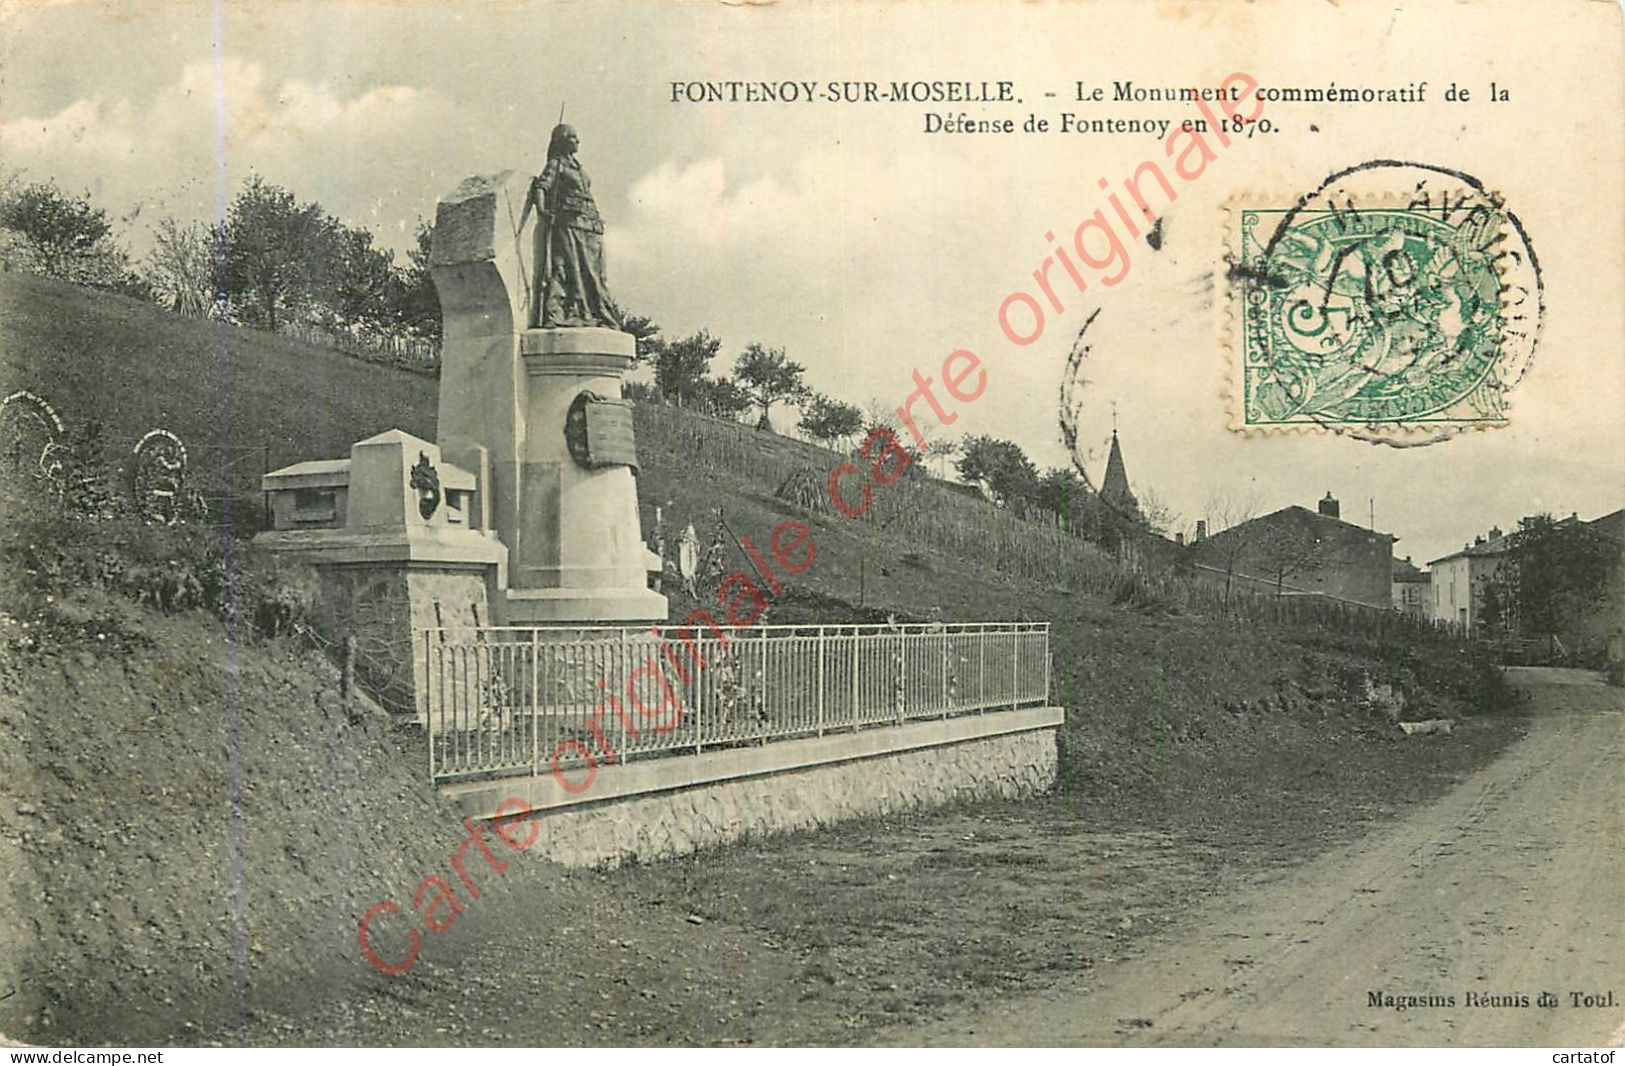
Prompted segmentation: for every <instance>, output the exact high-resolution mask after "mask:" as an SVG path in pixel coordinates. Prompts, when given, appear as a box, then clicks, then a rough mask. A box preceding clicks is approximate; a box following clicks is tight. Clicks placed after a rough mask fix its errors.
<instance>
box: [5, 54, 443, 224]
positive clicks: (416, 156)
mask: <svg viewBox="0 0 1625 1066" xmlns="http://www.w3.org/2000/svg"><path fill="white" fill-rule="evenodd" d="M458 128H459V122H458V116H457V109H456V106H455V104H454V102H453V101H451V100H449V99H447V98H445V97H444V96H441V95H440V94H438V93H436V92H433V91H431V90H426V89H420V88H416V87H413V86H408V85H385V86H376V87H372V88H369V89H366V90H365V91H361V92H357V93H353V94H346V93H345V92H344V91H343V90H342V89H341V88H339V87H336V86H334V85H331V84H326V83H316V82H310V81H301V80H297V79H284V80H280V81H277V80H273V79H272V78H270V77H268V76H267V74H266V71H265V69H264V67H263V66H261V65H260V64H258V63H254V62H248V61H245V60H243V59H240V58H237V57H233V56H227V57H224V58H223V59H222V60H221V61H220V62H219V64H218V65H217V64H216V63H215V62H214V61H212V60H200V61H197V62H193V63H190V64H187V65H186V66H184V67H183V68H182V69H181V70H180V72H179V76H178V77H177V78H176V79H175V80H174V81H173V82H171V83H170V84H168V85H165V86H163V87H162V88H160V89H159V90H158V91H157V92H156V93H155V94H154V95H153V96H152V98H151V99H150V100H147V101H143V102H137V101H133V100H131V99H128V98H116V99H109V98H106V97H103V96H89V97H85V98H82V99H79V100H75V101H73V102H72V103H70V104H68V105H67V106H66V107H64V108H62V109H61V110H59V111H57V112H55V113H54V114H48V115H43V116H26V117H21V118H16V119H13V120H11V121H9V122H6V123H4V124H3V125H0V154H4V156H5V157H6V158H7V159H8V160H9V161H11V163H12V164H13V165H14V166H18V167H21V168H23V169H24V170H25V171H26V173H27V174H28V175H29V176H30V177H43V176H46V175H49V176H52V177H54V178H55V179H56V180H57V181H58V183H59V184H61V185H63V186H65V187H67V188H69V189H72V190H78V189H88V190H90V192H91V193H92V195H93V197H95V199H96V201H97V203H98V204H99V205H101V206H104V207H107V208H109V209H110V210H111V211H113V212H115V213H118V214H121V215H126V216H131V215H133V213H134V212H135V211H136V210H137V209H138V208H144V207H154V208H156V210H151V211H145V212H143V215H144V219H146V220H150V221H155V220H156V218H157V217H160V216H161V215H163V214H173V215H175V216H177V217H179V218H182V219H194V218H209V217H213V216H215V215H217V214H218V212H219V210H220V208H221V205H220V203H219V197H218V188H217V182H218V181H219V180H220V178H222V177H224V178H225V179H226V182H227V184H228V188H234V187H235V185H236V184H237V183H238V182H240V180H241V179H242V178H244V177H246V176H247V175H248V174H249V173H250V172H259V173H261V174H263V175H265V176H266V177H267V179H268V180H271V181H275V182H278V183H279V184H284V185H286V186H287V187H288V188H290V189H292V190H293V192H294V193H295V194H296V195H298V196H300V197H301V198H308V199H315V200H318V201H320V202H321V203H322V204H323V205H324V206H325V207H327V208H328V210H330V211H332V212H333V213H335V214H337V215H339V216H340V217H341V218H344V219H346V220H347V221H350V222H352V223H361V224H366V225H369V226H372V227H373V228H375V229H377V230H381V231H382V232H381V233H380V236H381V237H382V238H383V239H384V241H385V243H399V242H400V236H399V234H400V233H401V232H406V231H409V229H410V226H411V223H412V222H413V221H414V220H415V218H416V216H417V215H418V214H419V213H422V211H423V210H424V205H425V204H432V203H433V202H434V199H435V194H436V192H438V188H437V185H436V179H435V177H434V176H433V171H432V170H429V169H426V168H424V167H423V165H422V163H421V158H422V155H423V151H424V148H425V146H429V147H430V148H431V150H432V149H435V148H439V147H441V145H439V144H438V143H437V142H438V141H440V140H442V139H450V138H452V137H454V136H455V133H454V131H456V130H457V129H458ZM130 238H131V241H132V243H134V244H136V245H137V246H138V247H139V246H140V245H141V244H142V243H143V242H144V239H145V235H144V232H142V231H140V230H137V231H133V232H132V233H131V234H130Z"/></svg>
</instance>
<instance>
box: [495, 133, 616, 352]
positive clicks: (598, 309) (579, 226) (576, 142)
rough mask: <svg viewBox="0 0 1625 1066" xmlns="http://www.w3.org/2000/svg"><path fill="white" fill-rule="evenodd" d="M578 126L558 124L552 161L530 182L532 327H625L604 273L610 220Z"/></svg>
mask: <svg viewBox="0 0 1625 1066" xmlns="http://www.w3.org/2000/svg"><path fill="white" fill-rule="evenodd" d="M580 145H581V140H580V138H579V137H577V136H576V131H575V128H574V127H573V126H568V125H565V124H564V123H560V124H559V125H557V126H555V127H553V137H552V139H551V140H550V141H549V143H548V146H547V165H546V166H545V167H544V168H543V170H542V172H541V173H540V174H538V175H537V176H536V178H535V180H533V181H532V182H531V183H530V193H529V195H528V196H527V197H526V199H525V210H524V214H523V215H522V216H521V218H520V220H519V225H520V227H521V229H522V228H523V227H524V224H525V219H526V218H528V217H529V215H530V212H531V211H532V210H533V209H534V210H535V211H536V212H537V220H536V231H535V234H536V235H535V241H536V244H535V263H536V267H535V275H536V276H535V279H534V281H533V284H532V285H531V292H530V322H529V326H530V328H532V329H538V328H540V329H550V328H553V327H555V326H608V327H609V328H611V329H620V328H621V311H620V308H619V307H617V306H616V305H615V298H614V297H613V296H611V295H610V292H609V281H608V279H607V278H606V276H605V272H604V220H603V218H602V217H601V216H600V215H599V214H598V205H597V204H596V203H594V202H593V198H592V180H591V179H590V178H588V177H587V172H586V171H584V170H582V169H581V163H580V162H579V161H578V160H577V159H576V149H577V148H579V147H580Z"/></svg>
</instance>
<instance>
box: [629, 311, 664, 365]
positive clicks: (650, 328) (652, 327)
mask: <svg viewBox="0 0 1625 1066" xmlns="http://www.w3.org/2000/svg"><path fill="white" fill-rule="evenodd" d="M621 331H622V332H623V333H630V334H632V336H633V337H634V338H635V339H636V340H637V344H638V352H637V361H638V362H639V363H651V362H653V361H654V355H655V352H656V351H657V350H658V349H659V347H660V327H659V326H658V325H656V324H655V321H654V319H652V318H650V317H649V316H647V315H625V316H623V317H622V318H621Z"/></svg>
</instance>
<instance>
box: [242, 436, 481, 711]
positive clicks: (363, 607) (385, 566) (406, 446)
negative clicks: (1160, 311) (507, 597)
mask: <svg viewBox="0 0 1625 1066" xmlns="http://www.w3.org/2000/svg"><path fill="white" fill-rule="evenodd" d="M261 488H262V489H263V490H264V492H265V496H266V501H267V503H268V504H269V505H270V511H271V523H270V524H271V528H270V530H268V531H266V532H264V533H261V534H259V535H258V536H257V537H255V538H254V540H255V543H257V544H259V545H261V546H263V547H267V548H270V549H272V550H273V551H278V552H282V553H285V554H287V555H290V556H293V557H296V558H299V559H301V560H303V561H304V562H306V563H309V564H310V565H311V566H313V567H314V568H315V570H316V573H317V576H318V578H319V579H320V582H321V585H320V598H319V601H318V603H317V604H316V605H315V611H314V616H315V622H316V625H317V627H318V629H320V630H321V631H322V632H323V635H324V636H325V637H326V638H327V639H329V640H332V641H342V640H344V639H346V638H352V639H354V640H355V641H356V642H357V644H358V645H359V649H358V650H359V662H358V663H357V669H358V671H359V672H360V673H361V674H362V675H363V681H364V682H365V683H366V684H367V687H368V688H369V689H370V690H371V691H372V693H373V694H374V695H375V696H376V697H377V698H378V699H379V700H380V701H382V702H383V703H384V704H385V705H386V706H389V707H391V708H392V709H394V710H399V711H405V712H415V713H417V714H418V715H419V716H420V717H423V716H426V715H427V713H428V705H427V689H426V687H425V686H426V684H427V675H426V670H427V664H426V662H425V661H424V658H423V656H422V654H421V652H422V648H421V646H417V647H415V646H414V635H415V634H417V633H418V632H420V631H422V630H424V629H438V630H441V631H443V632H447V633H456V632H457V631H465V632H466V631H469V630H472V629H475V628H477V627H481V626H486V625H489V624H490V623H491V617H492V608H493V606H495V605H496V604H497V603H498V602H499V600H500V596H501V592H502V589H503V587H504V586H505V585H506V584H507V573H506V570H507V562H508V552H507V550H506V549H505V548H504V547H503V546H502V544H501V543H500V542H498V541H497V540H496V539H495V538H494V537H492V536H491V535H490V534H489V532H481V531H480V530H478V529H475V528H472V526H473V522H472V517H473V507H472V501H473V499H474V496H475V488H476V477H475V475H474V474H473V473H472V472H471V471H468V470H463V469H459V468H458V467H456V466H453V465H452V464H450V463H448V462H445V461H444V460H443V459H442V458H441V455H440V449H439V448H438V447H437V446H436V445H433V444H431V443H429V442H428V441H425V440H419V439H418V438H416V437H414V436H412V435H411V434H409V433H403V432H402V431H400V430H398V429H392V430H388V431H386V432H383V433H379V434H377V435H376V436H373V437H368V438H367V439H366V440H363V441H359V442H357V443H356V444H354V445H352V446H351V447H350V457H349V458H348V459H318V460H314V461H311V462H304V463H296V464H294V465H293V466H287V467H283V468H282V469H280V470H273V471H272V472H270V473H269V474H266V475H265V477H264V478H262V479H261Z"/></svg>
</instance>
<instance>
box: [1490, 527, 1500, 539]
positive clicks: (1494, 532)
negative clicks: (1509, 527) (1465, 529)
mask: <svg viewBox="0 0 1625 1066" xmlns="http://www.w3.org/2000/svg"><path fill="white" fill-rule="evenodd" d="M1490 539H1491V540H1500V539H1501V527H1500V526H1491V527H1490Z"/></svg>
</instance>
